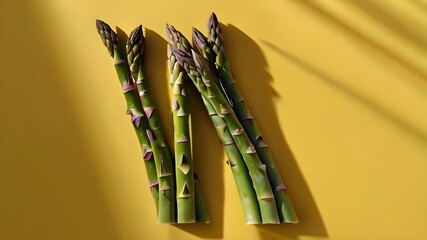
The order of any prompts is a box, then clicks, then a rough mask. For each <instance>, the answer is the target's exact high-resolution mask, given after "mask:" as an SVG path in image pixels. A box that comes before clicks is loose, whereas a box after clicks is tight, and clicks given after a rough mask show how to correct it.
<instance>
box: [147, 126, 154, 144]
mask: <svg viewBox="0 0 427 240" xmlns="http://www.w3.org/2000/svg"><path fill="white" fill-rule="evenodd" d="M145 132H146V133H147V137H148V140H150V142H152V141H154V137H153V132H151V130H150V129H145Z"/></svg>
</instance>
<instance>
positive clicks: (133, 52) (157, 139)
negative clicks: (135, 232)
mask: <svg viewBox="0 0 427 240" xmlns="http://www.w3.org/2000/svg"><path fill="white" fill-rule="evenodd" d="M96 28H97V31H98V33H99V35H100V37H101V40H102V42H103V43H104V45H105V46H106V47H107V50H108V52H109V54H110V56H111V57H112V58H113V59H114V67H115V69H116V72H117V76H118V78H119V81H120V84H121V87H122V90H123V94H124V96H125V99H126V104H127V108H128V110H127V113H128V114H130V115H131V122H132V124H133V128H134V129H135V133H136V135H137V137H138V140H139V143H140V145H141V150H142V155H143V160H144V163H145V167H146V171H147V177H148V181H149V186H150V190H151V194H152V197H153V199H154V202H155V205H156V209H157V221H158V222H159V223H194V222H196V221H197V222H204V223H208V222H209V214H208V211H207V206H206V203H205V200H204V198H203V193H202V192H201V188H200V186H199V181H198V178H197V176H196V175H195V173H194V171H193V167H192V161H191V146H190V135H189V128H188V111H189V110H188V100H187V99H186V96H185V90H182V92H181V91H180V94H181V95H180V98H179V101H177V102H179V104H180V105H179V106H178V107H176V106H177V104H175V103H174V109H176V114H175V113H174V122H175V130H174V132H175V133H174V135H175V161H176V163H175V164H174V163H173V161H172V156H171V154H170V151H169V148H168V146H167V143H166V138H165V134H164V132H163V130H162V126H161V122H160V116H159V113H158V111H157V110H156V107H155V104H154V101H153V97H152V95H151V93H150V91H149V88H148V82H147V77H146V74H145V71H144V62H143V54H144V48H145V38H144V35H143V31H142V26H138V27H137V28H135V29H134V30H133V31H132V32H131V33H130V35H129V37H128V39H127V42H126V49H121V48H120V46H121V45H124V44H120V41H126V39H121V38H119V37H118V36H117V34H116V33H115V32H114V31H113V30H112V29H111V27H110V26H109V25H108V24H106V23H105V22H103V21H101V20H97V21H96ZM174 83H175V84H174V86H175V87H174V89H178V88H179V84H180V80H179V78H177V79H175V81H174ZM174 92H175V90H174ZM175 116H176V117H175ZM174 167H175V168H176V171H174V169H173V168H174Z"/></svg>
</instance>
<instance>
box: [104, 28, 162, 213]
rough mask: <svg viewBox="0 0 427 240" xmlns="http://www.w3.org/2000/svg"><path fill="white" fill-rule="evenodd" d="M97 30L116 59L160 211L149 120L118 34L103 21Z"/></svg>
mask: <svg viewBox="0 0 427 240" xmlns="http://www.w3.org/2000/svg"><path fill="white" fill-rule="evenodd" d="M96 29H97V31H98V33H99V35H100V37H101V40H102V42H103V43H104V45H105V46H106V47H107V50H108V53H109V54H110V56H111V57H112V58H113V59H114V67H115V68H116V72H117V76H118V78H119V81H120V85H121V87H122V89H123V94H124V96H125V99H126V104H127V108H128V110H127V112H128V114H130V115H131V121H132V125H133V127H134V130H135V133H136V135H137V137H138V140H139V143H140V144H141V149H142V154H143V159H144V164H145V168H146V171H147V176H148V181H149V184H150V190H151V195H152V197H153V199H154V202H155V204H156V209H157V211H158V210H159V206H158V202H159V182H158V180H157V172H156V164H155V162H154V156H153V150H152V148H151V142H150V139H149V137H148V135H147V132H148V131H150V130H149V128H148V124H147V119H146V117H145V115H144V112H143V110H142V106H141V102H140V101H139V98H138V95H137V92H136V90H135V88H134V85H133V82H132V79H131V78H130V76H129V70H128V66H127V62H126V59H125V58H124V54H123V53H122V52H121V51H120V49H119V47H118V38H117V34H116V33H115V32H114V31H113V30H112V29H111V28H110V26H109V25H108V24H106V23H105V22H103V21H101V20H96Z"/></svg>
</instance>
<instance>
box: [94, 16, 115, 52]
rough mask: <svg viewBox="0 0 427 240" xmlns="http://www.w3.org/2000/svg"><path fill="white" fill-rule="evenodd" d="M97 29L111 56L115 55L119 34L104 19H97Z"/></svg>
mask: <svg viewBox="0 0 427 240" xmlns="http://www.w3.org/2000/svg"><path fill="white" fill-rule="evenodd" d="M96 30H97V31H98V34H99V36H100V37H101V40H102V42H103V43H104V45H105V46H106V47H107V49H108V53H109V54H110V56H111V57H114V48H117V44H118V41H119V40H118V38H117V34H116V33H115V32H114V31H113V30H112V29H111V27H110V26H109V25H108V24H107V23H105V22H104V21H102V20H99V19H97V20H96Z"/></svg>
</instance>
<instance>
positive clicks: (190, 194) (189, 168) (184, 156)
mask: <svg viewBox="0 0 427 240" xmlns="http://www.w3.org/2000/svg"><path fill="white" fill-rule="evenodd" d="M169 62H170V66H172V62H175V63H174V64H173V67H172V68H170V69H169V71H170V73H171V74H170V82H171V86H172V93H173V100H172V110H173V123H174V140H175V141H174V143H175V164H176V168H175V171H176V184H177V189H178V191H179V192H180V194H179V195H178V196H177V206H178V222H183V223H187V222H194V221H195V213H194V177H193V161H192V156H191V143H190V131H189V122H188V121H189V110H190V109H189V106H188V104H189V103H188V98H187V90H186V88H185V86H184V83H185V73H184V72H183V71H182V68H181V67H180V66H179V64H178V62H176V61H175V60H174V59H171V58H170V59H169Z"/></svg>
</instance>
